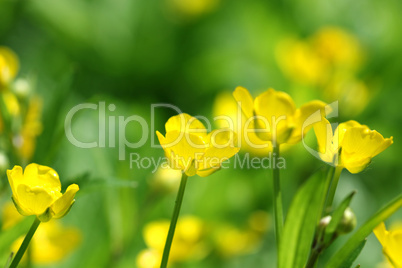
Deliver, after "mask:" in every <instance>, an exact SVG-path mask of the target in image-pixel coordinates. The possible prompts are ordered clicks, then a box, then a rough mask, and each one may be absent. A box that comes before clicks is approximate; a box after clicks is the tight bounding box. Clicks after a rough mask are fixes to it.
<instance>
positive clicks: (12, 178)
mask: <svg viewBox="0 0 402 268" xmlns="http://www.w3.org/2000/svg"><path fill="white" fill-rule="evenodd" d="M7 177H8V182H9V183H10V187H11V191H12V192H13V194H14V195H16V194H17V186H18V185H19V184H20V183H22V182H23V180H24V175H23V173H22V167H20V166H14V167H13V169H11V170H10V169H8V170H7Z"/></svg>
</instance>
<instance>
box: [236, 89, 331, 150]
mask: <svg viewBox="0 0 402 268" xmlns="http://www.w3.org/2000/svg"><path fill="white" fill-rule="evenodd" d="M233 96H234V97H235V99H236V100H237V101H238V102H239V104H240V105H241V108H242V111H243V113H244V114H245V116H246V117H247V118H248V119H249V120H250V122H253V121H254V124H255V131H256V133H257V136H258V137H259V138H260V139H261V140H263V141H272V142H273V143H274V144H276V143H277V144H282V143H290V144H294V143H297V142H299V141H300V140H301V139H302V136H303V135H304V134H305V133H307V131H308V130H309V129H310V128H311V125H309V124H307V125H306V126H304V123H305V121H306V120H307V119H308V117H309V116H310V115H312V114H314V113H316V112H320V114H321V115H323V113H324V110H325V106H326V104H325V103H324V102H322V101H318V100H315V101H310V102H308V103H306V104H304V105H303V106H301V107H300V108H299V109H296V107H295V104H294V102H293V100H292V98H291V97H290V96H289V95H288V94H287V93H285V92H281V91H275V90H274V89H268V90H267V91H265V92H264V93H262V94H260V95H259V96H258V97H257V98H255V100H254V99H253V98H252V97H251V95H250V93H249V92H248V90H247V89H245V88H243V87H237V88H236V90H235V91H234V92H233Z"/></svg>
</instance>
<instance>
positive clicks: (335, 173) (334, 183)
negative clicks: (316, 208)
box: [325, 167, 343, 210]
mask: <svg viewBox="0 0 402 268" xmlns="http://www.w3.org/2000/svg"><path fill="white" fill-rule="evenodd" d="M342 169H343V168H342V167H336V168H331V169H330V172H332V178H331V183H330V186H329V187H330V188H329V189H328V193H327V200H326V205H325V210H329V209H330V208H331V207H332V203H333V202H334V197H335V192H336V188H337V187H338V182H339V178H340V177H341V172H342Z"/></svg>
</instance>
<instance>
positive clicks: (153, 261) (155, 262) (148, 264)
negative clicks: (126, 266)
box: [136, 248, 162, 268]
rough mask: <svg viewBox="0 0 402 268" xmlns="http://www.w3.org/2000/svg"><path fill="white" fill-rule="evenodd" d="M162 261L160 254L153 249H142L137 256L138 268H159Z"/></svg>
mask: <svg viewBox="0 0 402 268" xmlns="http://www.w3.org/2000/svg"><path fill="white" fill-rule="evenodd" d="M161 261H162V254H161V252H160V251H158V250H155V249H149V248H148V249H144V250H142V251H141V252H140V253H139V254H138V256H137V260H136V262H137V267H138V268H159V267H160V265H161Z"/></svg>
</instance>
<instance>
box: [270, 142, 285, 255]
mask: <svg viewBox="0 0 402 268" xmlns="http://www.w3.org/2000/svg"><path fill="white" fill-rule="evenodd" d="M279 153H280V151H279V144H277V145H276V146H274V147H273V163H274V165H273V169H272V175H273V183H274V215H275V235H276V246H277V249H278V252H279V244H280V241H281V236H282V230H283V205H282V191H281V184H280V176H279V175H280V174H279V168H278V167H277V162H278V158H279Z"/></svg>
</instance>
